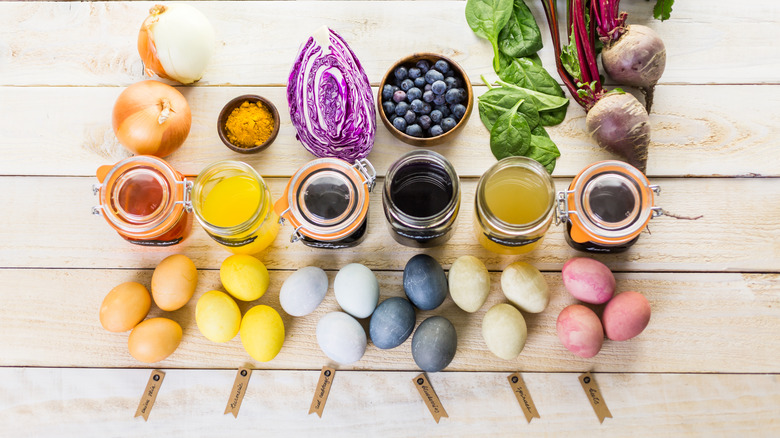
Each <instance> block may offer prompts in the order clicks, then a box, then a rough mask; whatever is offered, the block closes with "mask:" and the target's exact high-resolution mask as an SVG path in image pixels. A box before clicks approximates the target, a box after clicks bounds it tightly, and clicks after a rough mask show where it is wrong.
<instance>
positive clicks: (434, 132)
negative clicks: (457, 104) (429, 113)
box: [430, 125, 444, 137]
mask: <svg viewBox="0 0 780 438" xmlns="http://www.w3.org/2000/svg"><path fill="white" fill-rule="evenodd" d="M430 133H431V137H438V136H440V135H442V134H444V130H443V129H441V126H439V125H433V126H431V131H430Z"/></svg>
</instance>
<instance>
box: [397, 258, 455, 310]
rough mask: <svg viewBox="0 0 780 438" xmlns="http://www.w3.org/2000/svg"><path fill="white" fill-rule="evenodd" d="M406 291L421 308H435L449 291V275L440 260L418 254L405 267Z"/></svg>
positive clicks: (410, 298) (410, 299) (413, 302)
mask: <svg viewBox="0 0 780 438" xmlns="http://www.w3.org/2000/svg"><path fill="white" fill-rule="evenodd" d="M404 291H405V292H406V296H407V297H409V301H411V302H412V304H414V305H415V307H417V308H418V309H420V310H433V309H435V308H437V307H439V306H440V305H441V303H443V302H444V299H445V298H447V293H448V292H449V287H448V285H447V276H446V275H445V274H444V269H442V267H441V265H440V264H439V262H437V261H436V260H435V259H434V258H433V257H431V256H429V255H427V254H417V255H416V256H414V257H412V258H411V259H409V261H408V262H407V263H406V267H405V268H404Z"/></svg>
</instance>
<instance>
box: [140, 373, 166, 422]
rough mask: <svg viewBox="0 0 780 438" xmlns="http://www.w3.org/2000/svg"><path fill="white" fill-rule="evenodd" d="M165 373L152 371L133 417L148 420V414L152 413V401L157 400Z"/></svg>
mask: <svg viewBox="0 0 780 438" xmlns="http://www.w3.org/2000/svg"><path fill="white" fill-rule="evenodd" d="M164 378H165V373H164V372H162V371H160V370H153V371H152V375H151V376H149V383H147V384H146V389H144V394H143V396H142V397H141V402H140V403H138V409H136V411H135V416H134V417H133V418H135V417H140V416H143V417H144V421H148V420H149V414H150V413H151V412H152V407H153V406H154V401H155V400H156V399H157V393H158V392H160V387H161V386H162V382H163V379H164Z"/></svg>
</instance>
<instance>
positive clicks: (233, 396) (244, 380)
mask: <svg viewBox="0 0 780 438" xmlns="http://www.w3.org/2000/svg"><path fill="white" fill-rule="evenodd" d="M250 377H252V369H251V368H244V367H241V368H239V369H238V372H237V373H236V380H235V381H234V382H233V389H232V390H231V391H230V398H229V399H228V402H227V406H225V414H227V413H231V414H233V418H237V417H238V410H239V409H241V401H242V400H244V394H246V387H247V386H249V378H250Z"/></svg>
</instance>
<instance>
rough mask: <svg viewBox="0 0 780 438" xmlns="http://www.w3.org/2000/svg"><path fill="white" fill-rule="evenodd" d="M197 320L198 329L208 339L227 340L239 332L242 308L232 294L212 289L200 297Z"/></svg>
mask: <svg viewBox="0 0 780 438" xmlns="http://www.w3.org/2000/svg"><path fill="white" fill-rule="evenodd" d="M195 322H196V323H197V324H198V330H200V332H201V333H203V336H205V337H206V338H207V339H208V340H210V341H214V342H227V341H229V340H231V339H233V338H234V337H235V336H236V335H237V334H238V329H239V327H241V310H239V309H238V304H236V302H235V301H233V298H230V295H228V294H226V293H224V292H220V291H218V290H212V291H210V292H206V293H205V294H203V296H202V297H200V298H199V299H198V304H197V305H196V306H195Z"/></svg>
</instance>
